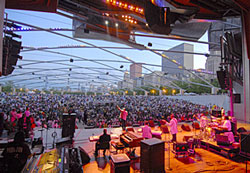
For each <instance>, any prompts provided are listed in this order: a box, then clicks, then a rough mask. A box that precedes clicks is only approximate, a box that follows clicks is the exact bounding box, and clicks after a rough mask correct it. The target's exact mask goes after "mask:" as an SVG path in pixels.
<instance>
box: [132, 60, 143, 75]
mask: <svg viewBox="0 0 250 173" xmlns="http://www.w3.org/2000/svg"><path fill="white" fill-rule="evenodd" d="M141 76H142V64H141V63H134V64H131V65H130V79H135V78H139V77H141Z"/></svg>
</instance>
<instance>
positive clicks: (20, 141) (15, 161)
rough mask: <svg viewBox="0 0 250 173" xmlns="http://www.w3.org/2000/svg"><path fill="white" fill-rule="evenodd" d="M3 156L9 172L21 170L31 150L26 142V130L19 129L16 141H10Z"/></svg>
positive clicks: (16, 172) (13, 172)
mask: <svg viewBox="0 0 250 173" xmlns="http://www.w3.org/2000/svg"><path fill="white" fill-rule="evenodd" d="M2 156H3V157H4V162H5V165H6V168H7V172H9V173H18V172H21V170H22V169H23V167H24V165H25V164H26V161H27V159H28V157H29V156H31V152H30V149H29V146H28V145H27V144H26V143H25V142H24V132H22V131H19V132H17V133H16V135H15V137H14V142H11V143H8V145H7V146H6V148H5V149H4V151H3V153H2Z"/></svg>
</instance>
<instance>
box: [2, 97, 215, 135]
mask: <svg viewBox="0 0 250 173" xmlns="http://www.w3.org/2000/svg"><path fill="white" fill-rule="evenodd" d="M117 105H118V106H119V107H121V108H125V109H126V110H127V112H128V117H127V121H126V123H127V125H133V124H138V125H142V124H143V123H144V122H145V121H147V120H153V121H158V120H161V119H166V120H169V119H170V115H171V114H172V113H173V114H174V115H175V117H176V118H177V119H178V121H188V120H191V119H192V118H193V115H194V114H201V113H204V114H207V113H208V112H209V110H210V108H211V105H207V106H204V105H199V104H194V103H191V102H188V101H184V100H177V99H171V98H168V97H164V96H119V95H106V96H105V95H102V96H84V95H56V94H27V93H25V94H17V95H12V94H5V93H1V94H0V112H1V117H2V119H3V124H4V125H1V126H2V127H0V128H6V129H8V130H9V131H13V130H15V129H22V130H26V129H27V131H30V130H32V128H35V127H39V126H43V127H44V126H45V127H53V128H57V127H61V125H62V124H61V123H62V121H61V119H62V115H63V113H66V112H75V113H76V117H77V121H79V122H82V123H83V124H85V125H86V126H92V127H95V128H99V127H114V126H119V125H120V120H119V114H120V111H119V110H118V109H117V107H116V106H117ZM1 124H2V123H1Z"/></svg>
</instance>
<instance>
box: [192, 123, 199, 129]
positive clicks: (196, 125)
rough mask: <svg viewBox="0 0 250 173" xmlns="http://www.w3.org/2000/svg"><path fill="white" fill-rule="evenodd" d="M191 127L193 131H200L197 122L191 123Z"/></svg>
mask: <svg viewBox="0 0 250 173" xmlns="http://www.w3.org/2000/svg"><path fill="white" fill-rule="evenodd" d="M192 127H193V128H194V129H196V130H199V129H200V124H199V123H197V122H193V123H192Z"/></svg>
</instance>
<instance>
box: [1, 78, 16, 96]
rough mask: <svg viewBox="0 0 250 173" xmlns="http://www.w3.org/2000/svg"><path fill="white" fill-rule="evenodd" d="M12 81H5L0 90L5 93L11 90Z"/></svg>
mask: <svg viewBox="0 0 250 173" xmlns="http://www.w3.org/2000/svg"><path fill="white" fill-rule="evenodd" d="M14 87H15V86H14V83H13V82H12V81H7V82H6V83H5V84H4V85H3V87H2V91H3V92H6V93H10V92H12V90H13V88H14Z"/></svg>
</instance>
